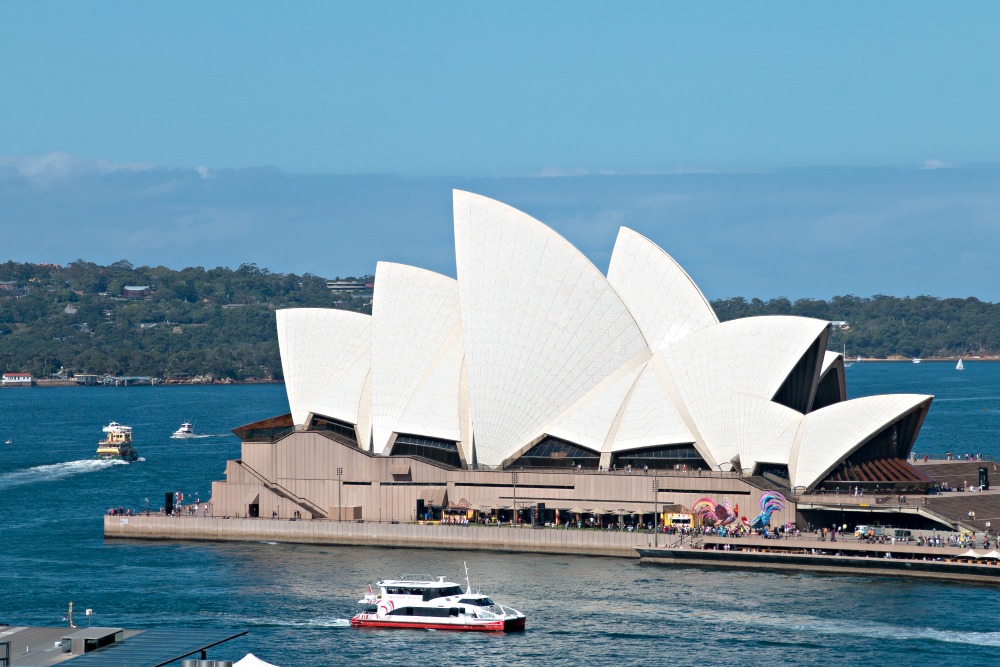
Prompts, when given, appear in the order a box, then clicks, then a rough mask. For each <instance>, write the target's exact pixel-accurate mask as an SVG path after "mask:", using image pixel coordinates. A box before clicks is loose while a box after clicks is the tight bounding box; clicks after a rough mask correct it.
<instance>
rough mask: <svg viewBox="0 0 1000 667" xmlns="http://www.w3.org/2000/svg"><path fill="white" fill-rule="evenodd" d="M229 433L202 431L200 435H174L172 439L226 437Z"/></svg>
mask: <svg viewBox="0 0 1000 667" xmlns="http://www.w3.org/2000/svg"><path fill="white" fill-rule="evenodd" d="M228 435H229V434H228V433H202V434H200V435H172V436H170V439H171V440H202V439H204V438H224V437H226V436H228Z"/></svg>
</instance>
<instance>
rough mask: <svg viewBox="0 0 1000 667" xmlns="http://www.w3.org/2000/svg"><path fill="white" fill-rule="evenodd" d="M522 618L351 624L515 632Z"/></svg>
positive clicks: (357, 621)
mask: <svg viewBox="0 0 1000 667" xmlns="http://www.w3.org/2000/svg"><path fill="white" fill-rule="evenodd" d="M524 621H525V619H524V618H523V617H522V618H512V619H509V620H506V621H493V622H490V623H478V624H476V625H462V624H459V623H416V622H413V623H410V622H406V621H403V622H400V621H369V620H362V619H359V618H352V619H351V625H353V626H354V627H357V628H404V629H405V628H412V629H415V630H455V631H458V632H517V631H520V630H524Z"/></svg>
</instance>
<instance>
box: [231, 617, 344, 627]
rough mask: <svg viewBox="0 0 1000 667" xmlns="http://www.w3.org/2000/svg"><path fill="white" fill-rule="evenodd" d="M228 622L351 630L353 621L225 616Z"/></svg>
mask: <svg viewBox="0 0 1000 667" xmlns="http://www.w3.org/2000/svg"><path fill="white" fill-rule="evenodd" d="M225 619H226V621H229V622H233V623H236V624H237V625H249V626H257V627H281V628H349V627H351V619H349V618H331V617H329V616H321V617H318V618H303V619H292V618H274V617H258V616H229V615H226V616H225Z"/></svg>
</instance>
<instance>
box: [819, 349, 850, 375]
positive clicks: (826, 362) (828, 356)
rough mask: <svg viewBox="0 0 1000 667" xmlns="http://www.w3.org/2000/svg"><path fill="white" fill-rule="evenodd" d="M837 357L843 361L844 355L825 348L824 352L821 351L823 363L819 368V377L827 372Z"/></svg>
mask: <svg viewBox="0 0 1000 667" xmlns="http://www.w3.org/2000/svg"><path fill="white" fill-rule="evenodd" d="M838 359H840V360H841V361H843V359H844V355H842V354H841V353H840V352H834V351H833V350H826V351H825V352H823V365H822V367H821V368H820V372H819V375H820V377H823V376H824V375H826V374H827V373H828V372H829V370H830V368H831V367H832V366H833V365H834V364H835V363H837V360H838Z"/></svg>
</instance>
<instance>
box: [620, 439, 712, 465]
mask: <svg viewBox="0 0 1000 667" xmlns="http://www.w3.org/2000/svg"><path fill="white" fill-rule="evenodd" d="M611 463H612V464H613V465H615V466H617V467H618V468H624V467H625V466H627V465H630V466H632V467H633V468H637V469H641V468H652V469H653V470H668V469H670V468H673V467H674V466H678V465H685V466H687V467H688V468H706V469H707V468H708V464H707V463H705V459H703V458H701V454H699V453H698V450H697V449H695V448H694V445H663V446H661V447H649V448H646V449H635V450H632V451H630V452H622V453H621V454H616V455H614V456H613V457H612V458H611Z"/></svg>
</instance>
